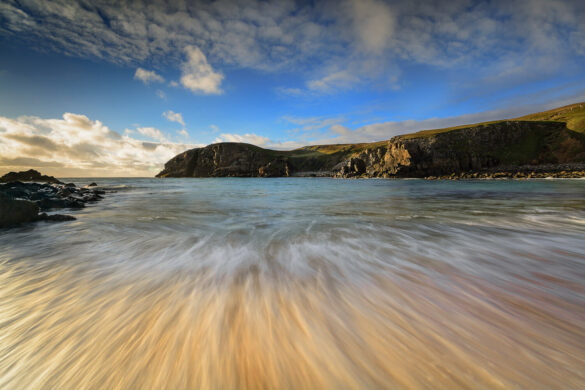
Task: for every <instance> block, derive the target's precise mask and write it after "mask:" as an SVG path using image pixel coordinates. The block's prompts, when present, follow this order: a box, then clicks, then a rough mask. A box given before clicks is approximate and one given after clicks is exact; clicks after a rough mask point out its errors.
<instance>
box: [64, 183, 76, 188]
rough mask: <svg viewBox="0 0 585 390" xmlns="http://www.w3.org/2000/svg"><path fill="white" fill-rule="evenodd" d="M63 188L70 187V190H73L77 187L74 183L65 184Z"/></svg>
mask: <svg viewBox="0 0 585 390" xmlns="http://www.w3.org/2000/svg"><path fill="white" fill-rule="evenodd" d="M65 187H72V188H75V187H77V186H76V185H75V183H67V184H65Z"/></svg>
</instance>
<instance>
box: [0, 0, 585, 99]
mask: <svg viewBox="0 0 585 390" xmlns="http://www.w3.org/2000/svg"><path fill="white" fill-rule="evenodd" d="M583 20H585V3H584V2H583V1H579V0H524V1H520V0H518V1H516V0H512V1H510V0H494V1H489V2H487V1H469V0H453V1H449V2H438V1H434V0H423V1H417V2H412V1H406V0H399V1H392V2H389V1H382V0H323V1H318V2H295V1H292V0H290V1H262V0H248V1H237V0H223V1H213V2H208V1H189V2H186V1H172V0H166V1H159V2H154V3H152V4H149V5H145V4H144V2H140V1H136V2H125V3H124V5H123V6H121V5H120V4H119V3H118V2H111V1H106V0H97V1H92V2H91V4H89V3H88V2H86V1H84V0H78V1H70V0H56V1H51V2H47V1H44V0H28V1H26V2H22V1H16V0H5V1H4V2H3V3H2V5H1V6H0V36H17V37H18V39H19V40H21V41H24V42H26V43H27V44H29V45H31V46H36V47H37V48H38V49H39V50H47V49H49V50H56V51H61V52H63V53H66V54H68V55H73V56H79V57H86V58H88V57H89V58H100V59H105V60H109V61H112V62H116V63H121V64H127V65H133V66H139V65H141V64H143V63H149V64H152V65H153V66H154V67H155V68H157V69H159V68H161V67H163V66H169V65H170V66H176V64H179V63H181V61H182V57H183V55H184V50H185V48H187V47H190V49H188V50H189V53H188V57H189V61H188V62H187V63H186V65H184V66H183V72H184V74H183V77H182V80H183V82H182V83H183V85H184V86H185V87H187V88H189V89H191V90H194V91H195V92H197V93H219V91H220V84H221V81H222V77H221V74H220V73H218V72H216V71H215V70H213V69H212V68H211V66H209V63H210V62H211V63H213V64H214V65H215V66H217V67H222V66H230V67H232V66H233V67H235V68H238V67H239V68H253V69H261V70H267V71H274V70H283V69H285V70H287V71H295V72H299V73H300V74H302V76H303V77H304V78H305V81H307V83H308V85H307V87H308V88H310V89H312V90H314V91H325V92H331V91H335V90H336V89H339V88H351V87H352V86H355V85H360V83H364V82H369V83H376V85H377V83H378V81H379V80H380V79H381V78H384V77H385V76H386V74H385V72H384V71H383V70H385V69H388V68H389V67H391V66H399V65H400V64H401V63H415V64H426V65H430V66H435V67H441V68H457V67H461V68H465V69H468V70H469V69H473V71H474V75H473V76H474V77H475V78H476V79H478V78H481V79H482V80H486V81H485V83H486V84H489V83H491V82H493V80H494V79H495V78H497V77H498V75H503V76H502V78H500V79H498V80H499V81H500V82H510V80H515V79H517V78H518V77H525V76H524V75H526V74H530V75H531V77H536V76H537V75H539V74H540V75H543V74H547V72H551V70H554V69H559V68H560V67H561V66H564V67H567V66H568V65H570V64H571V62H573V63H575V56H583V55H585V46H584V44H583V39H582V38H583V37H584V36H585V23H583ZM203 53H205V55H203ZM154 76H157V75H154ZM159 77H160V76H159ZM152 81H156V80H155V79H152ZM294 87H296V86H293V87H292V88H288V89H285V90H283V91H288V92H293V93H296V94H298V93H299V92H301V91H298V90H297V89H295V88H294Z"/></svg>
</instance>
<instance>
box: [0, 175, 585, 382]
mask: <svg viewBox="0 0 585 390" xmlns="http://www.w3.org/2000/svg"><path fill="white" fill-rule="evenodd" d="M72 180H73V181H75V182H77V183H80V184H84V183H83V182H82V180H81V179H77V180H76V179H72ZM96 181H98V184H100V185H103V186H105V187H108V188H114V189H116V190H117V192H116V193H111V194H108V196H107V197H106V199H105V200H104V201H102V202H100V203H98V204H96V205H94V206H90V207H87V208H85V209H83V210H80V211H76V212H74V215H75V216H76V217H77V218H78V219H77V220H76V221H73V222H67V223H62V224H52V225H49V224H46V223H39V224H37V225H28V226H25V227H21V228H17V229H11V230H4V231H0V389H9V390H10V389H76V390H81V389H178V390H180V389H281V388H282V389H319V388H335V389H382V388H384V389H386V388H390V389H437V388H444V389H454V388H474V389H498V388H503V389H510V388H527V389H528V388H530V389H551V388H559V389H582V388H585V180H534V181H477V182H473V181H468V182H465V181H461V182H427V181H422V180H330V179H309V178H307V179H303V178H291V179H258V180H257V179H169V180H151V179H115V180H114V179H102V180H96Z"/></svg>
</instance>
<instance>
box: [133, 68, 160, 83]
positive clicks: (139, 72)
mask: <svg viewBox="0 0 585 390" xmlns="http://www.w3.org/2000/svg"><path fill="white" fill-rule="evenodd" d="M134 79H135V80H140V81H142V82H143V83H144V84H150V83H164V81H165V79H164V78H163V77H162V76H161V75H159V74H157V73H156V72H155V71H154V70H146V69H142V68H138V69H136V73H134Z"/></svg>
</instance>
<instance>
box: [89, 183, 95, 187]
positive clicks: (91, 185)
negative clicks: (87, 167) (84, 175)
mask: <svg viewBox="0 0 585 390" xmlns="http://www.w3.org/2000/svg"><path fill="white" fill-rule="evenodd" d="M87 186H88V187H97V184H96V183H90V184H88V185H87Z"/></svg>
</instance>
